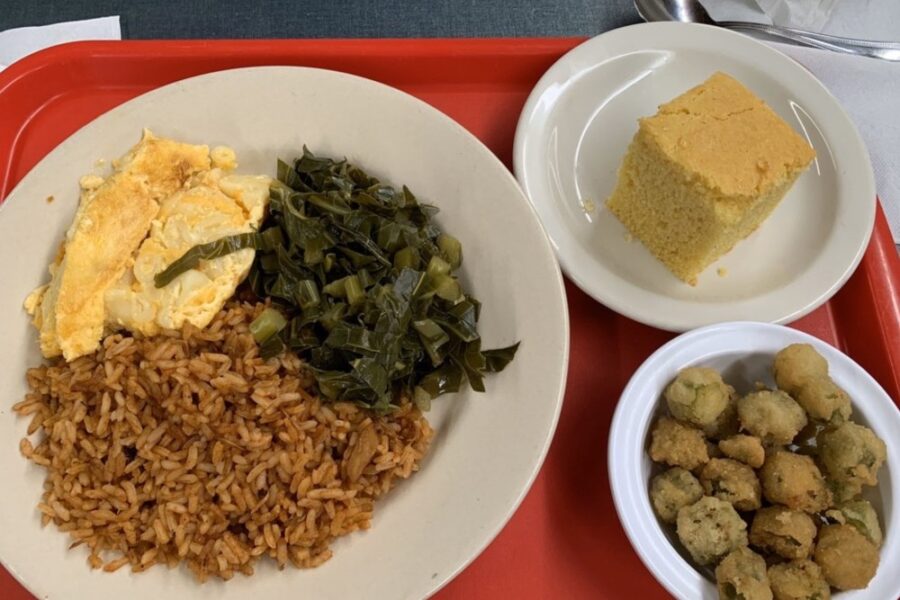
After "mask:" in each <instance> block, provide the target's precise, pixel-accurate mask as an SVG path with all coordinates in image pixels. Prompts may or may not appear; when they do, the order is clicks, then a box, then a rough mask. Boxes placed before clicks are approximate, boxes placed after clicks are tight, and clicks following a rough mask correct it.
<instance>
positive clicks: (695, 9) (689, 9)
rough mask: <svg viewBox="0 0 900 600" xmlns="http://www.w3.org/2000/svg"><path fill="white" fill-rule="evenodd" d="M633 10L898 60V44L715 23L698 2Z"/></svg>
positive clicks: (642, 0)
mask: <svg viewBox="0 0 900 600" xmlns="http://www.w3.org/2000/svg"><path fill="white" fill-rule="evenodd" d="M634 7H635V8H636V9H637V11H638V14H639V15H641V17H642V18H643V19H644V20H645V21H683V22H685V23H704V24H706V25H718V26H719V27H726V28H728V29H744V30H747V31H756V32H759V33H764V34H766V35H770V36H773V37H777V38H782V39H785V40H790V41H792V42H795V43H798V44H803V45H804V46H812V47H814V48H823V49H825V50H834V51H835V52H844V53H847V54H857V55H859V56H871V57H873V58H881V59H884V60H896V61H900V42H876V41H871V40H859V39H854V38H845V37H838V36H836V35H826V34H824V33H816V32H813V31H803V30H802V29H794V28H792V27H778V26H775V25H764V24H762V23H747V22H744V21H716V20H714V19H713V18H712V17H711V16H709V13H708V12H706V9H705V8H703V5H702V4H700V2H699V1H698V0H634Z"/></svg>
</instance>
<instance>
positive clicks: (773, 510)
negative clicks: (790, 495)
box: [750, 506, 816, 560]
mask: <svg viewBox="0 0 900 600" xmlns="http://www.w3.org/2000/svg"><path fill="white" fill-rule="evenodd" d="M815 539H816V524H815V522H814V521H813V520H812V517H810V516H809V515H808V514H806V513H805V512H802V511H799V510H792V509H790V508H786V507H784V506H767V507H766V508H762V509H760V510H758V511H756V513H755V514H754V515H753V523H752V524H751V525H750V544H752V545H753V546H754V547H756V548H759V549H760V550H762V551H763V552H772V553H775V554H777V555H778V556H781V557H782V558H787V559H789V560H790V559H796V558H806V557H808V556H809V555H810V554H811V553H812V548H813V542H814V541H815Z"/></svg>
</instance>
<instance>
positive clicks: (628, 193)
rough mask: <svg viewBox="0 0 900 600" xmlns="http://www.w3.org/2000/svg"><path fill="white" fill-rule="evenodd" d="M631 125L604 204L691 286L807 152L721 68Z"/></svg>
mask: <svg viewBox="0 0 900 600" xmlns="http://www.w3.org/2000/svg"><path fill="white" fill-rule="evenodd" d="M639 124H640V126H639V128H638V132H637V133H636V134H635V136H634V139H633V140H632V141H631V144H630V146H629V147H628V152H627V154H626V155H625V159H624V160H623V162H622V166H621V167H620V168H619V177H618V182H617V183H616V188H615V190H614V191H613V193H612V196H610V198H609V199H608V200H607V202H606V204H607V206H608V207H609V209H610V211H612V213H613V214H614V215H616V217H618V219H619V220H620V221H621V222H622V223H623V224H624V225H625V227H626V228H627V229H628V231H629V232H630V233H631V234H632V235H633V236H634V237H636V238H638V239H639V240H640V241H641V242H643V244H644V245H645V246H646V247H647V248H648V249H649V250H650V251H651V252H652V253H653V254H654V255H655V256H656V257H657V258H658V259H659V260H660V261H662V263H663V264H665V265H666V267H668V268H669V270H670V271H672V273H674V274H675V275H676V276H677V277H679V278H680V279H682V280H684V281H685V282H687V283H689V284H691V285H695V284H696V282H697V275H699V274H700V272H701V271H703V270H704V269H705V268H706V267H707V266H709V265H710V264H711V263H712V262H713V261H715V260H716V259H717V258H719V257H720V256H722V255H723V254H725V253H726V252H728V251H729V250H731V248H733V247H734V245H735V244H736V243H737V242H738V241H740V240H742V239H743V238H745V237H747V236H748V235H749V234H750V233H752V232H753V231H754V230H755V229H756V228H757V227H759V225H760V224H761V223H762V222H763V221H764V220H765V219H766V217H768V216H769V214H770V213H771V212H772V210H773V209H774V208H775V207H776V206H777V205H778V202H779V201H781V199H782V198H783V197H784V195H785V193H786V192H787V191H788V189H790V187H791V185H792V184H793V183H794V181H795V180H796V179H797V177H798V176H799V175H800V173H802V172H803V171H804V170H805V169H806V168H807V167H808V166H809V164H810V163H811V162H812V160H813V159H814V158H815V151H814V150H813V149H812V147H810V145H809V144H808V143H807V142H806V140H804V139H803V138H802V137H800V136H799V135H798V134H797V133H796V132H795V131H794V130H793V129H791V127H790V126H789V125H788V124H787V123H785V122H784V120H782V119H781V117H779V116H778V115H777V114H775V112H774V111H773V110H772V109H771V108H769V107H768V106H767V105H766V104H765V103H764V102H763V101H762V100H760V99H759V98H757V97H756V96H754V95H753V93H752V92H750V90H748V89H747V88H745V87H744V86H743V85H742V84H741V83H740V82H738V81H737V80H735V79H734V78H732V77H730V76H728V75H726V74H724V73H715V74H714V75H713V76H712V77H710V78H709V79H707V80H706V81H705V82H704V83H702V84H701V85H699V86H697V87H695V88H692V89H690V90H688V91H687V92H685V93H684V94H682V95H681V96H678V97H677V98H675V99H674V100H672V101H671V102H668V103H667V104H663V105H662V106H660V107H659V112H657V113H656V115H654V116H652V117H648V118H643V119H640V120H639Z"/></svg>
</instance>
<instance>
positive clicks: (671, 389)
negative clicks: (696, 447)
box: [664, 367, 734, 435]
mask: <svg viewBox="0 0 900 600" xmlns="http://www.w3.org/2000/svg"><path fill="white" fill-rule="evenodd" d="M664 395H665V398H666V405H667V406H668V407H669V412H670V413H672V416H673V417H675V418H676V419H678V420H679V421H684V422H685V423H690V424H691V425H694V426H696V427H698V428H700V429H702V430H703V432H704V433H706V434H707V435H715V434H716V433H717V432H718V431H719V430H720V429H722V428H724V427H725V426H726V423H725V421H727V420H728V418H729V416H733V412H732V411H733V410H734V409H733V407H731V404H732V402H733V396H734V388H733V387H731V386H730V385H728V384H727V383H725V382H724V381H722V376H721V375H719V373H718V371H716V370H715V369H709V368H706V367H689V368H687V369H682V370H681V371H680V372H679V373H678V376H677V377H676V378H675V380H674V381H672V383H670V384H669V386H668V387H667V388H666V391H665V394H664Z"/></svg>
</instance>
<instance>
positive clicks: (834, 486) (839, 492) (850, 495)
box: [825, 477, 863, 506]
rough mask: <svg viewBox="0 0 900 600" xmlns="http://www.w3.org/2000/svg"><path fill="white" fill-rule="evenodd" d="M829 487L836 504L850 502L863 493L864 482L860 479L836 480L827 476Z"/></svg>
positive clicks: (826, 481)
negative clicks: (859, 480)
mask: <svg viewBox="0 0 900 600" xmlns="http://www.w3.org/2000/svg"><path fill="white" fill-rule="evenodd" d="M825 483H827V484H828V489H829V490H831V501H832V503H833V505H834V506H837V505H838V504H843V503H844V502H850V501H851V500H853V499H854V498H856V497H857V496H859V495H860V494H861V493H862V488H863V486H862V484H861V483H859V482H858V481H835V480H834V479H831V478H829V477H826V478H825Z"/></svg>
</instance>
